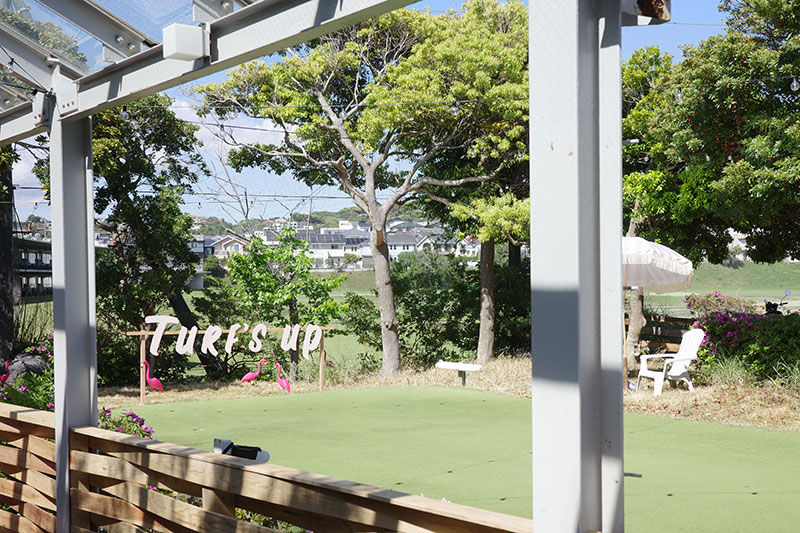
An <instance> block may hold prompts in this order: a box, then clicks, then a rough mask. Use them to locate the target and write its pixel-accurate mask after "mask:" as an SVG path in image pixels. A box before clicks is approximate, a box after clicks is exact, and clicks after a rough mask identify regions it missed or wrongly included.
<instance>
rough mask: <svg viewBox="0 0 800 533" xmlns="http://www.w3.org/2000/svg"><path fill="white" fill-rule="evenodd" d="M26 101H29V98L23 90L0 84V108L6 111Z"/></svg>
mask: <svg viewBox="0 0 800 533" xmlns="http://www.w3.org/2000/svg"><path fill="white" fill-rule="evenodd" d="M24 102H27V98H25V94H24V93H23V92H22V91H20V90H18V89H15V88H13V87H9V86H8V85H2V84H0V109H2V110H3V111H5V110H8V109H11V108H14V107H16V106H18V105H20V104H22V103H24Z"/></svg>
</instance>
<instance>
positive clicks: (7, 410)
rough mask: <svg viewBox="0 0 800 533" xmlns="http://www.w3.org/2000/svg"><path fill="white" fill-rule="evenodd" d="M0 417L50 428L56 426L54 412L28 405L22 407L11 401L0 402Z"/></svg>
mask: <svg viewBox="0 0 800 533" xmlns="http://www.w3.org/2000/svg"><path fill="white" fill-rule="evenodd" d="M0 418H3V419H13V420H15V421H17V420H18V421H20V422H26V423H28V424H33V425H36V426H42V427H47V428H50V429H54V428H55V427H56V425H55V413H52V412H50V411H40V410H38V409H32V408H30V407H22V406H21V405H14V404H13V403H4V402H0Z"/></svg>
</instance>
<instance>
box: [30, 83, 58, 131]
mask: <svg viewBox="0 0 800 533" xmlns="http://www.w3.org/2000/svg"><path fill="white" fill-rule="evenodd" d="M53 100H54V98H53V95H51V94H49V93H43V92H40V91H36V93H35V94H34V95H33V121H34V124H36V125H37V126H47V125H49V124H50V121H51V120H53V107H54V102H53Z"/></svg>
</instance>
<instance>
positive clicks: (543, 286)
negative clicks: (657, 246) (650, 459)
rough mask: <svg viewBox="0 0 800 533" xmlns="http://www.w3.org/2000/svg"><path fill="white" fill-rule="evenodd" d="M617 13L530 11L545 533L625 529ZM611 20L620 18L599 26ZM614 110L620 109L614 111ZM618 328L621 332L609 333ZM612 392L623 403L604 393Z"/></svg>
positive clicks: (613, 0) (536, 421)
mask: <svg viewBox="0 0 800 533" xmlns="http://www.w3.org/2000/svg"><path fill="white" fill-rule="evenodd" d="M619 5H620V4H619V0H603V1H602V2H601V1H596V2H595V1H592V0H565V1H561V2H550V1H546V0H534V1H533V2H531V5H530V20H531V24H530V47H531V48H530V58H531V77H530V80H531V242H532V254H531V255H532V267H531V270H532V273H531V306H532V324H531V328H532V335H533V337H532V351H533V521H534V524H535V528H536V530H537V531H546V532H573V531H580V532H584V531H600V530H602V531H613V530H621V529H622V527H623V526H622V522H621V517H622V499H621V495H622V473H621V444H622V443H621V427H622V426H621V424H622V421H621V407H620V404H621V375H620V374H619V371H618V370H617V369H618V368H619V367H618V365H616V364H612V361H613V359H614V357H616V359H617V360H619V358H620V357H621V347H622V343H621V340H622V337H621V334H620V330H621V324H620V323H619V320H620V318H619V317H618V316H617V317H616V318H615V317H609V316H607V315H608V314H609V313H611V312H612V311H613V312H615V313H616V315H619V312H620V298H621V296H620V290H621V287H620V283H621V278H620V269H621V267H620V257H621V256H620V252H619V249H620V243H619V241H620V236H621V222H620V219H619V216H620V215H619V213H618V211H619V206H620V200H619V198H617V197H618V196H619V194H620V189H619V179H620V177H619V163H618V162H616V163H615V162H614V161H613V157H617V158H619V154H620V144H619V143H620V142H621V139H620V134H619V121H620V115H619V89H618V88H617V89H616V90H614V89H613V83H619V81H618V80H619V74H618V70H619ZM603 14H612V15H613V14H616V15H615V16H612V17H609V18H607V19H605V20H606V22H605V23H604V24H602V25H601V19H602V15H603ZM601 50H602V52H601ZM615 54H616V58H617V63H616V70H614V68H613V65H612V61H613V57H614V56H615ZM614 72H617V73H616V74H614ZM615 80H616V81H615ZM614 95H616V96H614ZM612 97H615V98H617V100H616V102H610V99H611V98H612ZM609 102H610V104H611V106H612V108H605V106H606V105H607V104H608V103H609ZM614 109H616V110H617V111H616V114H614V111H613V110H614ZM609 120H612V121H613V124H614V125H613V126H607V124H606V122H608V121H609ZM609 135H614V136H615V137H614V138H609V137H608V136H609ZM615 150H616V152H615ZM615 295H616V296H615ZM615 297H616V298H617V299H616V302H614V298H615ZM611 324H619V327H614V331H611V329H610V328H611ZM615 346H616V348H615ZM615 349H616V352H615V353H613V352H614V350H615ZM615 380H616V384H615V386H614V387H613V388H614V392H610V391H608V390H606V389H607V388H608V387H609V385H608V383H613V382H614V381H615ZM615 395H616V396H620V398H619V400H618V399H617V398H616V396H615ZM608 402H610V403H611V404H612V405H608V404H607V403H608ZM610 487H613V488H614V489H613V490H611V489H610Z"/></svg>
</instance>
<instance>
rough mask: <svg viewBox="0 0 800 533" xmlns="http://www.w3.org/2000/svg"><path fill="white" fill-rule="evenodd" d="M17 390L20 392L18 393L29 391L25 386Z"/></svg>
mask: <svg viewBox="0 0 800 533" xmlns="http://www.w3.org/2000/svg"><path fill="white" fill-rule="evenodd" d="M17 390H18V391H20V392H25V391H26V390H28V387H26V386H25V385H22V386H21V387H20V388H18V389H17Z"/></svg>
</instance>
